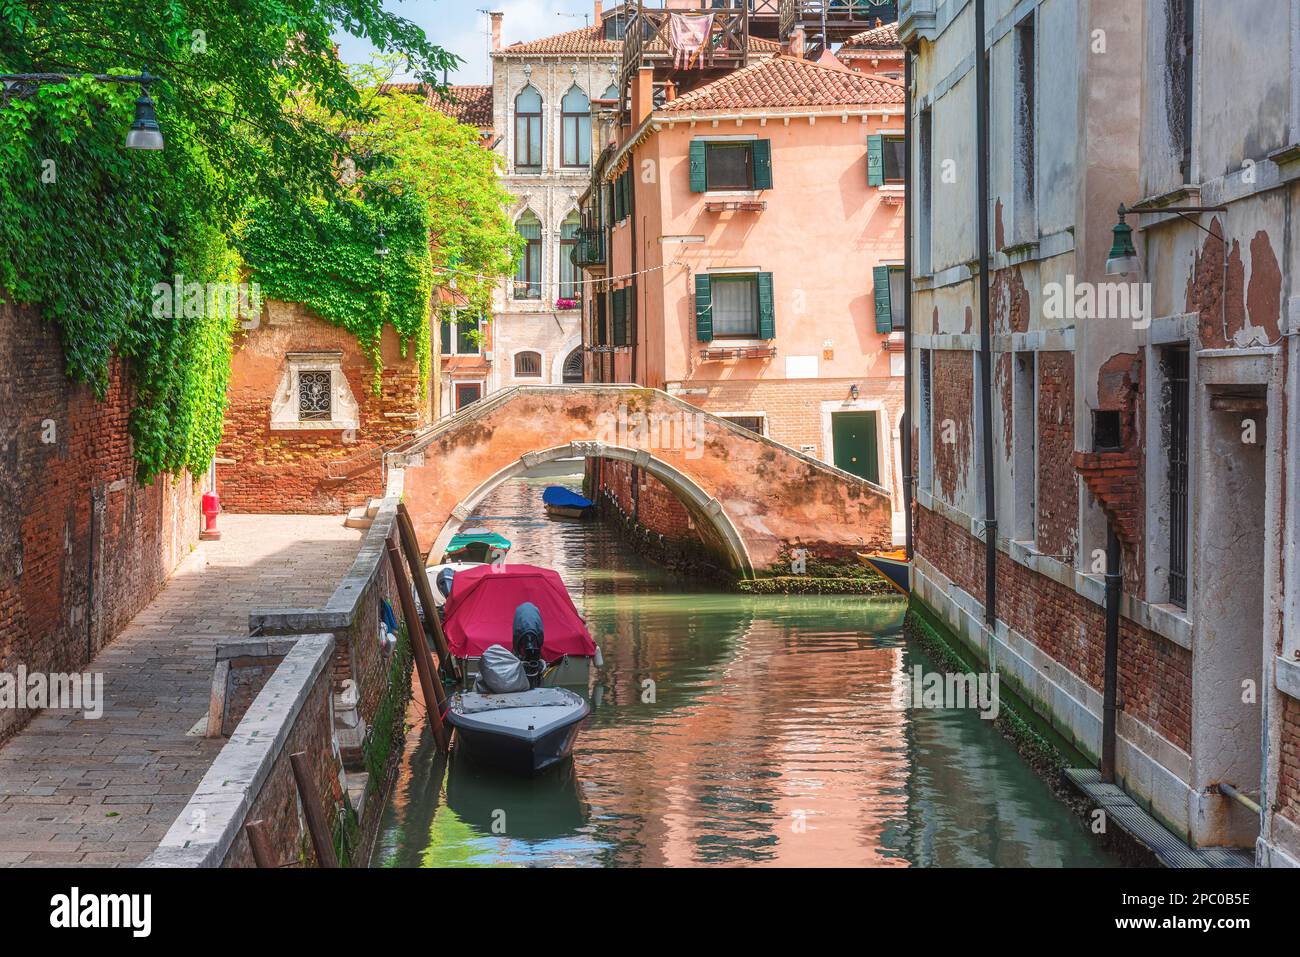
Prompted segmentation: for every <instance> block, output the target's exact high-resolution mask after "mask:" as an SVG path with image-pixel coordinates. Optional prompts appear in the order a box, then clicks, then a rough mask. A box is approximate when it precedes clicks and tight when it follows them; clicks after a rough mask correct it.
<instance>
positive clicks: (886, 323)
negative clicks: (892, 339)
mask: <svg viewBox="0 0 1300 957" xmlns="http://www.w3.org/2000/svg"><path fill="white" fill-rule="evenodd" d="M871 281H872V282H873V283H874V284H875V298H876V332H883V333H889V332H892V331H893V329H894V314H893V310H892V309H891V308H890V302H889V267H888V266H874V267H872V270H871Z"/></svg>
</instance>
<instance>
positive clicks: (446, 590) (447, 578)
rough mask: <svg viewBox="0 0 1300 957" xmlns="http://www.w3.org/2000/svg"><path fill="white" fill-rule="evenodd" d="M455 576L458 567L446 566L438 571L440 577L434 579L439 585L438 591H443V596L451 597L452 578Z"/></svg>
mask: <svg viewBox="0 0 1300 957" xmlns="http://www.w3.org/2000/svg"><path fill="white" fill-rule="evenodd" d="M455 577H456V569H454V568H444V569H443V570H442V571H440V572H438V577H437V578H436V579H434V582H435V583H436V584H437V586H438V591H440V592H442V597H443V598H450V597H451V580H452V579H453V578H455Z"/></svg>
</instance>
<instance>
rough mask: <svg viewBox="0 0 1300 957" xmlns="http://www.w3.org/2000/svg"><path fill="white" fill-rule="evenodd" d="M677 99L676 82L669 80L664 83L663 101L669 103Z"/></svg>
mask: <svg viewBox="0 0 1300 957" xmlns="http://www.w3.org/2000/svg"><path fill="white" fill-rule="evenodd" d="M675 99H677V84H676V83H674V82H673V81H672V80H669V81H668V82H667V83H665V84H664V102H665V103H671V102H672V101H673V100H675Z"/></svg>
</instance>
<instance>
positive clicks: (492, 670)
mask: <svg viewBox="0 0 1300 957" xmlns="http://www.w3.org/2000/svg"><path fill="white" fill-rule="evenodd" d="M474 687H475V689H476V690H478V691H480V692H486V693H488V694H508V693H509V692H512V691H527V690H528V689H529V688H531V687H532V684H531V682H530V681H529V680H528V674H527V672H526V671H525V670H524V665H523V662H521V661H520V660H519V659H518V658H516V657H515V656H514V655H512V654H511V653H510V652H509V651H507V650H506V649H505V648H503V647H501V646H500V645H489V646H488V647H487V648H485V649H484V651H483V657H481V658H480V659H479V662H478V677H477V679H475V682H474Z"/></svg>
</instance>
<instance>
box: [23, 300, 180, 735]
mask: <svg viewBox="0 0 1300 957" xmlns="http://www.w3.org/2000/svg"><path fill="white" fill-rule="evenodd" d="M0 342H3V343H4V344H5V348H4V349H3V350H0V447H3V448H4V449H5V454H3V455H0V490H3V494H0V670H3V671H6V672H9V673H15V672H16V671H17V669H18V667H19V666H22V667H23V668H25V669H26V672H27V674H29V675H30V674H37V673H45V674H48V673H51V672H54V673H68V672H74V671H80V670H81V669H82V668H83V667H84V666H85V665H86V664H87V663H88V662H89V661H91V660H92V659H93V658H94V657H95V656H96V655H97V654H98V653H99V652H100V651H101V650H102V649H103V648H105V647H106V646H107V645H109V644H110V643H111V642H112V641H113V640H114V639H115V638H117V637H118V635H119V634H120V633H121V631H122V629H124V628H125V627H126V626H127V625H128V624H129V623H130V622H131V619H132V618H134V617H135V616H136V614H137V613H138V612H140V611H141V610H142V609H143V608H144V607H145V606H146V605H147V604H149V602H150V601H152V600H153V599H154V597H155V596H156V595H157V594H158V592H159V591H161V590H162V587H163V584H164V583H165V582H166V580H167V578H168V576H169V575H170V574H171V573H172V571H173V570H174V569H175V568H176V567H177V566H178V565H179V564H180V563H181V562H182V561H183V560H185V559H186V558H187V557H189V556H190V555H191V553H192V552H194V550H195V549H196V547H199V544H198V542H199V527H200V523H201V519H202V516H201V514H200V509H199V504H200V502H199V500H200V497H201V495H202V491H203V489H202V487H201V485H200V483H198V482H196V481H195V480H194V479H193V477H191V476H190V475H189V474H188V473H182V474H180V475H176V476H166V475H163V476H158V477H157V478H156V479H154V481H153V482H152V483H151V484H149V485H141V484H140V483H139V482H138V481H137V480H136V465H137V463H136V461H135V457H134V453H133V449H132V442H131V434H130V421H131V414H132V411H133V410H134V408H135V405H136V388H135V383H134V382H133V381H132V378H131V375H130V373H129V370H128V368H127V366H126V363H124V362H123V361H122V360H121V359H119V358H114V359H113V360H112V361H111V362H110V363H109V367H108V378H107V386H106V389H105V392H104V395H103V397H102V398H99V397H97V396H96V394H95V391H94V389H93V388H92V387H91V386H89V385H85V384H80V383H76V382H73V381H72V380H70V379H69V378H68V376H67V373H66V371H65V370H66V364H65V361H64V355H63V349H62V346H61V345H60V342H59V332H58V327H57V326H55V325H54V324H53V323H50V322H47V321H45V320H44V319H43V318H42V317H41V314H40V312H39V310H38V309H36V308H33V307H29V306H17V305H14V304H12V303H7V302H4V301H0ZM35 713H36V712H35V710H33V709H27V708H0V744H2V743H4V742H5V741H7V740H9V739H10V738H12V737H13V736H14V735H15V734H16V733H17V732H18V731H19V730H21V729H22V728H23V727H24V726H26V725H27V723H28V722H29V721H30V720H31V718H32V717H33V715H34V714H35Z"/></svg>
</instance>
